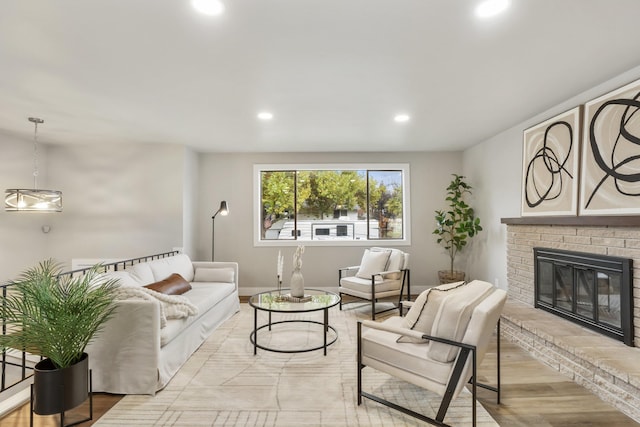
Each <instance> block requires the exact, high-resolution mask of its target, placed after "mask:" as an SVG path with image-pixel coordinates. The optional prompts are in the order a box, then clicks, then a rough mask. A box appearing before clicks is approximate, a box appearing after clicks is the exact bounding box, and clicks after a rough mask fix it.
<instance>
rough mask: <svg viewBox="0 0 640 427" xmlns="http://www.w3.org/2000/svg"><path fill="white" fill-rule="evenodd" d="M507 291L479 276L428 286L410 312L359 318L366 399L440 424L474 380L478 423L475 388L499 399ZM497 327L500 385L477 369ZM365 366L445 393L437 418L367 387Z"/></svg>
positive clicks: (360, 393)
mask: <svg viewBox="0 0 640 427" xmlns="http://www.w3.org/2000/svg"><path fill="white" fill-rule="evenodd" d="M506 299H507V294H506V292H505V291H503V290H501V289H497V288H495V287H494V286H493V285H491V284H490V283H487V282H482V281H479V280H474V281H472V282H469V283H465V282H459V283H455V284H449V285H442V286H438V287H435V288H431V289H428V290H426V291H424V292H423V293H421V294H420V296H419V297H418V298H417V299H416V301H415V302H414V303H413V304H412V306H411V308H410V309H409V312H408V313H407V315H406V317H401V316H394V317H390V318H388V319H386V320H384V321H383V322H380V323H378V322H373V321H370V320H364V321H359V322H358V330H357V333H358V343H357V346H358V347H357V351H358V356H357V372H358V374H357V375H358V377H357V387H358V405H360V404H362V398H363V397H365V398H367V399H371V400H374V401H376V402H378V403H381V404H383V405H386V406H389V407H391V408H393V409H396V410H398V411H401V412H403V413H405V414H408V415H411V416H413V417H416V418H418V419H420V420H422V421H425V422H428V423H430V424H434V425H438V426H447V424H446V423H445V422H444V418H445V416H446V413H447V410H448V408H449V405H450V403H451V401H452V400H453V399H455V398H456V397H457V396H458V395H459V393H460V392H461V391H462V389H463V388H464V387H465V385H466V384H468V383H470V384H471V394H472V403H473V404H472V408H471V411H472V420H473V425H474V426H475V425H476V389H477V387H483V388H486V389H489V390H492V391H494V392H496V393H497V402H498V403H500V323H499V319H500V315H501V313H502V309H503V307H504V303H505V301H506ZM496 327H497V329H498V331H497V368H498V369H497V372H498V375H497V386H490V385H487V384H481V383H478V382H477V376H478V375H477V368H478V366H479V365H480V363H481V362H482V360H483V357H484V355H485V353H486V351H487V348H488V346H489V342H490V340H491V337H492V335H493V332H494V330H496ZM366 369H375V370H378V371H381V372H385V373H387V374H389V375H392V376H394V377H397V378H399V379H401V380H403V381H407V382H409V383H411V384H414V385H416V386H418V387H421V388H424V389H427V390H430V391H433V392H435V393H437V394H438V395H440V396H442V400H441V403H440V406H439V410H438V412H437V415H436V416H435V418H432V417H429V416H427V415H425V414H420V413H417V412H415V411H413V410H411V409H408V408H405V407H402V406H400V405H398V404H396V403H393V402H391V401H389V400H385V399H383V398H381V397H379V396H375V395H373V394H371V393H369V392H367V391H364V390H362V377H363V374H364V372H365V371H366Z"/></svg>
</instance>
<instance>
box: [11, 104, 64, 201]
mask: <svg viewBox="0 0 640 427" xmlns="http://www.w3.org/2000/svg"><path fill="white" fill-rule="evenodd" d="M29 121H30V122H31V123H33V124H34V126H35V130H34V134H33V188H29V189H26V188H10V189H8V190H6V191H5V197H4V209H5V210H6V211H7V212H18V211H31V212H62V192H61V191H55V190H39V189H38V125H39V124H42V123H44V120H42V119H40V118H38V117H29Z"/></svg>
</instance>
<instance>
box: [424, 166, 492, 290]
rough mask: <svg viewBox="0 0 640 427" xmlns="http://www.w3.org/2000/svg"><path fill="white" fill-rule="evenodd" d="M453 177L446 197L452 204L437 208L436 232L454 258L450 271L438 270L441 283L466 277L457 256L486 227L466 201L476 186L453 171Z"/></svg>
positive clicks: (450, 256)
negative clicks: (455, 267) (444, 207)
mask: <svg viewBox="0 0 640 427" xmlns="http://www.w3.org/2000/svg"><path fill="white" fill-rule="evenodd" d="M453 177H454V178H453V180H451V183H450V184H449V186H448V187H447V197H446V199H445V200H446V201H447V202H448V203H449V206H448V208H447V209H446V210H437V211H435V212H436V216H435V219H436V229H435V230H433V234H435V235H437V236H438V240H437V241H438V243H440V244H441V245H442V246H444V248H445V249H446V250H447V252H448V254H449V258H450V260H451V263H450V265H449V270H442V271H439V272H438V276H439V278H440V283H441V284H442V283H450V282H457V281H460V280H464V275H465V273H464V271H456V270H454V268H453V266H454V261H455V259H456V255H458V252H460V251H461V250H462V249H463V248H464V247H465V246H466V245H467V242H468V239H470V238H471V237H473V236H475V235H476V234H478V233H479V232H480V231H481V230H482V227H481V226H480V218H476V216H475V214H474V211H473V208H472V207H471V206H469V205H468V204H467V203H466V202H465V200H464V198H465V196H466V195H471V189H472V187H471V186H470V185H469V184H467V183H466V182H465V180H464V179H465V177H464V176H462V175H458V174H453Z"/></svg>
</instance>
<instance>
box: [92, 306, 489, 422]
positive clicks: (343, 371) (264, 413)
mask: <svg viewBox="0 0 640 427" xmlns="http://www.w3.org/2000/svg"><path fill="white" fill-rule="evenodd" d="M354 306H355V308H349V309H345V310H343V311H340V310H339V309H338V308H337V307H334V308H332V309H330V314H329V323H330V324H331V325H332V326H333V327H334V328H335V329H336V331H337V334H338V339H337V341H336V342H335V343H334V344H333V345H331V346H330V347H329V348H328V351H327V355H326V356H324V355H323V351H322V350H316V351H312V352H307V353H274V352H269V351H265V350H261V349H258V352H257V355H255V356H254V354H253V345H252V344H251V343H250V342H249V333H250V331H251V329H252V328H253V309H252V308H251V307H250V306H249V305H248V304H241V309H240V312H239V313H237V314H236V315H234V316H233V317H232V318H231V319H230V320H228V321H227V322H225V323H224V324H223V325H222V326H221V327H220V328H219V329H217V330H216V331H215V332H214V333H213V334H212V335H211V336H210V337H209V338H208V339H207V341H206V342H205V343H204V344H203V345H202V346H201V347H200V348H199V349H198V351H196V353H194V354H193V356H192V357H191V358H190V359H189V360H188V361H187V363H186V364H185V365H184V366H183V367H182V368H181V369H180V371H179V372H178V373H177V374H176V375H175V377H174V378H173V379H172V380H171V382H170V383H169V384H168V385H167V387H166V388H165V389H164V390H162V391H160V392H158V393H157V394H156V395H155V396H142V395H129V396H126V397H124V398H123V399H122V400H121V401H120V402H118V403H117V404H116V405H115V406H114V407H113V408H112V409H111V410H109V411H108V412H107V413H106V414H105V415H104V416H103V417H101V418H100V420H98V422H96V423H95V424H94V425H95V426H125V425H126V426H176V427H177V426H184V427H187V426H189V427H194V426H265V427H272V426H273V427H275V426H283V427H289V426H291V427H293V426H327V427H337V426H362V427H365V426H422V425H425V424H424V423H423V422H422V421H419V420H417V419H415V418H412V417H409V416H407V415H404V414H402V413H401V412H398V411H395V410H393V409H390V408H387V407H386V406H383V405H380V404H378V403H376V402H373V401H371V400H368V399H364V400H363V404H362V405H360V406H358V405H357V400H356V371H357V369H356V323H357V319H365V318H367V317H368V316H369V312H368V311H367V310H368V308H369V307H370V306H369V304H365V305H363V306H361V307H358V306H357V305H356V304H351V305H349V306H346V307H354ZM259 314H260V316H259V323H260V324H264V323H265V322H266V314H264V313H261V312H259ZM298 318H302V319H310V320H316V321H322V312H321V311H320V312H315V313H306V314H291V315H286V316H284V315H283V316H279V315H277V314H274V315H273V321H278V320H292V319H298ZM258 342H259V343H260V344H262V345H266V346H272V347H275V348H285V349H294V348H302V347H307V348H308V347H315V346H319V345H321V343H322V326H320V325H316V324H313V323H283V324H279V325H275V326H274V327H273V330H272V331H271V332H269V331H268V330H267V329H264V330H261V331H260V332H259V335H258ZM363 378H364V381H363V389H364V391H369V392H373V393H374V394H378V395H381V396H383V397H385V398H387V399H389V400H392V401H394V402H397V403H399V404H401V405H403V406H406V407H409V408H411V409H413V410H415V411H417V412H421V413H424V414H427V415H429V416H433V414H434V413H435V412H436V411H437V407H438V404H439V402H440V398H439V396H437V395H435V394H433V393H431V392H428V391H426V390H424V389H421V388H418V387H414V386H412V385H411V384H408V383H405V382H402V381H400V380H397V379H395V378H393V377H390V376H388V375H386V374H383V373H379V372H377V371H374V370H372V369H365V370H364V377H363ZM477 416H478V425H479V426H483V427H486V426H497V425H498V424H497V423H496V422H495V421H494V420H493V418H491V416H490V415H489V414H488V413H487V412H486V410H485V409H484V408H483V407H482V405H480V404H479V403H478V404H477ZM445 422H446V423H448V424H451V425H453V426H470V425H471V394H470V393H469V392H468V391H466V390H465V391H463V393H462V394H461V395H460V396H459V397H458V398H457V399H456V400H454V401H453V402H452V404H451V406H450V408H449V411H448V413H447V416H446V417H445Z"/></svg>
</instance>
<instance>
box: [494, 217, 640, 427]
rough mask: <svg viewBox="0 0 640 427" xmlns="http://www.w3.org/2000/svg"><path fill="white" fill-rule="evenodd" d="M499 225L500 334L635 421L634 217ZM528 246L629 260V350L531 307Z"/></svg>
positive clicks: (639, 312) (638, 249)
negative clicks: (503, 241)
mask: <svg viewBox="0 0 640 427" xmlns="http://www.w3.org/2000/svg"><path fill="white" fill-rule="evenodd" d="M502 223H503V224H506V225H507V280H508V282H509V289H508V294H509V301H508V303H507V306H506V307H505V310H504V313H503V317H502V333H503V335H504V337H505V338H507V339H509V340H510V341H512V342H514V343H516V344H518V345H519V346H520V347H522V348H523V349H525V350H526V351H528V352H529V353H530V354H532V355H533V356H534V357H536V358H537V359H538V360H540V361H541V362H543V363H545V364H546V365H548V366H550V367H552V368H554V369H556V370H557V371H558V372H560V373H561V374H563V375H565V376H568V377H569V378H571V379H572V380H574V381H575V382H576V383H578V384H580V385H582V386H584V387H586V388H587V389H589V390H591V391H592V392H593V393H594V394H596V395H598V396H599V397H600V398H601V399H602V400H604V401H606V402H609V403H610V404H612V405H613V406H615V407H616V408H618V409H619V410H620V411H621V412H623V413H625V414H626V415H628V416H629V417H631V418H633V419H634V420H636V421H638V422H640V348H639V347H640V217H562V218H561V217H527V218H524V217H523V218H503V219H502ZM534 247H547V248H554V249H564V250H570V251H577V252H589V253H597V254H602V255H612V256H618V257H624V258H632V259H633V260H634V272H633V276H634V290H633V293H634V304H633V306H634V312H633V317H634V324H635V333H634V336H635V346H636V347H629V346H626V345H625V344H623V343H622V342H620V341H617V340H614V339H612V338H608V337H606V336H604V335H601V334H599V333H597V332H594V331H592V330H589V329H587V328H584V327H581V326H579V325H576V324H574V323H572V322H570V321H568V320H565V319H562V318H560V317H557V316H555V315H553V314H551V313H548V312H546V311H543V310H539V309H536V308H534V262H533V248H534Z"/></svg>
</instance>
